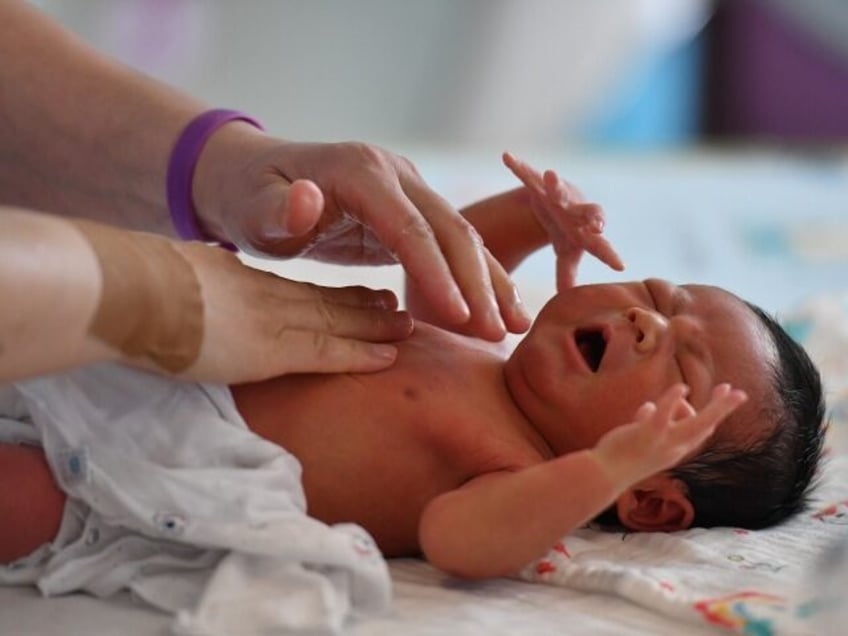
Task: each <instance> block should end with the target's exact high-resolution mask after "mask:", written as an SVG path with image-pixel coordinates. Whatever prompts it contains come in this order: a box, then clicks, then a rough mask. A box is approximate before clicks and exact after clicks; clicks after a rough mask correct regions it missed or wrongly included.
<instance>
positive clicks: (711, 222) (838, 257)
mask: <svg viewBox="0 0 848 636" xmlns="http://www.w3.org/2000/svg"><path fill="white" fill-rule="evenodd" d="M406 154H407V156H409V157H410V158H411V159H413V160H414V161H415V162H416V163H417V164H418V166H419V169H420V170H421V172H422V174H423V175H424V177H425V179H427V181H428V182H429V183H430V184H431V185H432V186H434V187H435V188H436V189H437V190H439V191H440V192H442V193H443V194H444V195H445V196H446V197H447V198H448V199H449V200H450V201H451V202H453V203H455V204H457V205H461V204H464V203H467V202H470V201H472V200H474V199H477V198H479V197H482V196H487V195H489V194H492V193H495V192H498V191H500V190H503V189H506V188H510V187H513V185H514V184H513V181H512V179H511V177H510V175H509V174H508V173H507V172H506V170H505V169H503V168H502V167H500V165H499V157H498V153H497V152H492V153H486V152H474V153H456V152H452V153H445V152H443V151H435V150H432V149H420V148H418V149H415V148H413V149H408V150H407V152H406ZM520 154H522V156H523V157H524V158H526V159H527V160H528V161H530V162H532V163H534V164H535V165H538V166H539V167H553V168H555V169H557V170H558V171H559V172H560V174H561V175H562V176H564V177H566V178H568V179H569V180H571V181H573V182H574V183H577V184H578V185H579V186H580V187H581V189H582V190H583V191H584V192H585V193H586V194H587V196H589V197H590V198H592V199H595V200H598V201H599V202H601V203H603V204H604V207H605V210H606V213H607V222H608V225H607V233H608V235H609V237H610V239H611V240H612V242H613V243H614V244H615V245H616V246H617V247H618V248H619V249H620V251H621V253H622V256H623V257H624V259H625V261H626V263H627V265H628V271H627V277H632V278H642V277H647V276H661V277H665V278H670V279H672V280H675V281H678V282H682V281H687V280H697V281H699V282H708V283H713V284H718V285H721V286H724V287H727V288H728V289H730V290H732V291H735V292H737V293H739V294H740V295H742V296H743V297H745V298H747V299H749V300H752V301H754V302H756V303H758V304H760V305H762V306H763V307H764V308H765V309H767V310H769V311H773V312H776V313H778V315H779V316H780V317H781V318H783V319H784V320H785V321H787V322H788V323H789V324H790V327H791V329H792V330H793V333H794V334H795V335H796V336H797V337H799V338H800V339H802V340H803V341H804V342H805V343H806V344H807V346H808V347H809V348H810V349H811V351H812V352H813V354H814V356H815V357H816V359H817V361H818V362H819V363H820V365H821V366H822V368H823V371H824V375H825V381H826V384H827V388H828V392H829V397H830V401H831V416H832V427H831V432H830V436H829V446H830V448H831V456H832V457H833V458H834V461H833V462H832V463H831V464H830V466H829V468H828V471H829V472H828V478H829V480H830V484H831V486H829V487H828V488H829V489H828V490H826V491H824V492H823V493H822V496H821V498H820V499H818V500H817V501H816V504H815V506H814V509H813V510H812V511H811V513H810V514H809V515H807V517H806V519H805V522H806V523H807V524H808V525H815V524H819V525H818V526H817V527H816V531H817V532H818V535H817V536H818V537H819V538H818V539H817V540H816V541H820V543H817V544H816V546H815V549H812V548H811V549H810V550H801V551H796V554H795V556H792V557H785V558H784V561H785V563H783V565H784V566H785V567H781V568H779V569H778V570H777V571H774V568H772V571H768V568H767V567H766V566H763V565H760V566H758V565H757V563H765V562H764V561H762V560H759V561H757V560H755V559H753V558H752V557H754V556H756V555H757V554H759V553H760V552H761V551H762V550H765V549H767V548H766V546H765V544H761V545H758V546H756V547H755V548H754V549H752V550H751V551H750V552H749V553H743V552H740V553H738V554H737V556H738V557H741V558H738V559H737V560H736V561H734V560H732V559H729V558H728V556H729V555H728V554H724V555H723V556H722V557H720V559H723V561H722V563H721V564H720V565H721V568H723V569H721V568H720V569H719V571H720V572H723V573H724V575H723V576H725V578H727V579H728V580H729V581H730V582H731V585H730V588H732V589H734V590H736V592H738V594H740V595H741V596H735V597H734V596H733V594H731V595H730V596H728V597H727V598H724V597H722V596H721V595H720V594H719V595H716V596H714V598H715V599H716V600H717V602H716V604H714V605H713V606H712V608H711V609H712V617H713V618H712V619H711V620H707V618H706V617H707V613H705V612H700V613H699V612H698V611H696V612H694V614H692V613H690V614H687V615H686V616H680V615H674V612H671V613H669V611H667V610H666V609H664V607H662V606H657V604H656V603H653V604H652V603H651V602H650V599H648V601H646V600H645V598H643V597H642V596H640V595H639V594H638V593H637V594H633V593H627V592H626V590H623V588H622V589H604V588H603V587H602V588H601V589H604V591H603V592H601V591H597V590H596V589H595V588H593V587H592V586H591V585H588V584H584V581H583V580H576V579H575V580H572V581H570V582H569V581H562V582H558V581H556V580H548V581H547V583H550V584H534V583H528V582H526V581H523V580H513V579H498V580H495V581H487V582H477V583H469V582H461V581H457V580H455V579H452V578H450V577H448V576H446V575H443V574H441V573H439V572H437V571H435V570H434V569H433V568H431V567H429V566H428V565H427V564H425V563H422V562H419V561H416V560H397V561H394V562H392V563H391V564H390V568H391V572H392V578H393V580H394V594H395V601H394V603H393V607H392V610H391V611H390V612H389V613H388V614H387V615H385V616H382V617H379V618H375V619H370V620H368V621H366V622H363V623H361V624H358V625H357V626H356V627H355V629H353V630H352V633H355V634H361V635H362V636H371V635H382V634H398V633H404V634H410V635H413V636H415V635H424V634H445V633H450V634H456V635H458V636H463V635H471V634H519V633H520V634H527V633H533V634H561V633H580V634H601V635H603V634H610V635H612V634H615V635H622V634H658V635H664V634H679V633H684V632H685V633H687V634H693V635H694V636H698V635H700V634H714V633H721V632H722V631H725V632H727V631H730V632H736V633H747V632H745V630H749V631H750V629H754V628H758V629H760V631H759V632H756V633H763V634H770V633H773V634H801V633H826V632H824V631H822V630H820V629H819V627H818V626H819V624H818V623H816V622H815V620H814V619H815V617H813V620H810V621H806V622H805V620H804V617H803V616H800V617H799V613H803V611H802V610H803V609H804V608H803V607H802V603H803V599H802V596H803V594H800V595H797V596H792V590H791V589H789V588H788V587H787V585H789V583H790V582H791V583H794V584H796V585H798V586H799V589H800V590H801V592H803V591H804V590H805V589H810V588H811V586H814V584H815V583H816V581H818V580H819V579H820V577H819V576H818V574H819V572H820V570H821V569H822V562H821V561H820V560H819V559H820V558H821V557H819V556H818V555H820V554H821V552H822V550H821V546H823V545H825V544H826V543H828V542H829V540H831V539H833V540H836V539H837V538H838V537H839V536H841V535H842V534H844V532H843V531H844V529H845V528H844V527H840V525H841V524H842V523H844V522H843V519H846V518H848V507H846V505H845V502H846V501H848V463H846V462H848V459H842V458H848V368H846V367H847V366H848V296H846V294H845V291H846V289H848V275H846V274H848V162H846V161H845V160H844V159H842V158H839V157H838V156H826V155H822V156H817V157H812V158H811V157H802V158H799V157H795V156H775V155H774V154H760V153H745V154H744V155H741V154H739V153H731V154H725V153H695V154H685V155H670V156H652V157H642V156H621V155H616V156H604V155H586V154H583V155H567V154H563V153H550V152H537V153H520ZM247 260H248V261H249V262H251V263H252V264H255V265H257V266H260V267H262V268H265V269H271V270H273V271H276V272H278V273H281V274H284V275H288V276H290V277H292V278H301V279H308V280H314V281H316V282H324V283H326V284H333V285H342V284H368V285H370V286H374V287H388V288H393V289H400V288H401V285H402V272H400V270H399V269H398V268H397V267H384V268H376V269H371V268H345V269H340V268H336V267H330V266H323V265H316V264H313V263H308V262H301V261H293V262H290V263H286V264H282V265H281V264H278V263H269V262H266V261H256V260H253V259H247ZM553 272H554V270H553V258H552V255H551V254H550V252H548V251H544V252H542V253H540V254H538V255H536V256H534V257H533V258H531V259H529V260H528V262H526V263H525V264H524V265H523V266H522V267H521V268H520V269H519V270H518V272H517V273H516V278H517V280H518V282H519V285H520V286H521V288H522V290H523V292H524V296H525V300H526V301H527V304H528V305H529V307H530V308H531V310H538V309H539V308H540V307H541V305H542V304H543V302H544V301H545V300H546V299H547V298H548V297H549V296H550V294H551V293H552V291H553V281H554V273H553ZM582 273H583V280H585V281H606V280H621V279H622V277H621V276H619V275H617V274H614V273H611V272H607V271H605V270H604V269H603V268H602V267H601V266H599V265H598V264H596V263H592V262H587V263H586V266H585V267H584V269H583V272H582ZM815 514H818V517H815V516H814V515H815ZM824 526H827V527H826V528H824V530H822V527H824ZM756 538H757V535H756V533H755V536H754V540H756ZM590 539H591V537H590ZM604 540H608V539H604ZM695 540H697V539H695ZM640 541H644V540H640ZM589 547H591V545H590V546H589ZM637 556H638V555H637ZM661 557H662V549H653V548H651V546H650V545H648V547H646V548H645V551H644V552H643V553H642V555H641V556H640V557H638V558H636V559H635V560H634V561H633V562H632V563H630V564H629V566H628V567H629V568H630V569H631V571H632V572H636V573H638V572H642V573H643V574H644V570H646V569H649V568H646V565H648V564H651V565H653V566H656V565H657V563H658V561H660V560H661ZM796 557H797V558H796ZM675 558H677V557H675ZM640 559H642V560H643V561H642V562H640ZM745 559H748V561H749V563H746V561H745ZM713 565H715V564H714V563H713V564H710V563H706V564H705V563H700V564H699V563H696V562H693V565H692V567H693V568H695V569H697V568H709V567H712V566H713ZM746 565H750V566H751V569H750V571H749V572H748V573H749V574H750V572H755V573H756V572H757V571H758V570H757V568H760V572H759V573H760V574H762V575H763V576H762V577H761V579H760V580H761V581H764V582H765V583H764V585H766V586H767V587H768V585H767V584H769V581H773V582H775V584H776V585H777V586H778V587H779V588H780V593H781V594H784V596H783V597H782V598H784V601H785V602H783V604H782V605H781V604H779V603H778V604H772V605H771V606H768V604H767V603H763V604H761V605H759V606H757V605H751V604H750V603H749V604H748V605H746V604H745V602H744V601H745V600H750V599H751V597H750V596H745V593H746V592H749V591H752V590H749V589H747V588H744V589H743V588H738V589H737V588H735V587H733V581H734V580H738V581H739V584H740V585H743V586H744V584H745V582H746V581H748V580H749V579H746V578H745V577H741V578H739V579H734V574H733V572H734V568H735V571H736V572H742V571H743V570H744V566H746ZM846 567H848V566H846ZM543 569H544V568H543ZM540 574H544V572H542V573H540ZM538 578H540V579H542V578H544V577H541V576H540V577H538ZM552 578H553V577H549V579H552ZM557 583H563V584H566V585H569V587H561V586H559V585H558V584H557ZM658 584H659V585H660V586H661V583H658ZM789 587H791V585H789ZM722 589H724V588H722ZM762 589H763V590H765V589H766V588H762ZM769 589H770V588H769ZM775 589H777V588H775ZM587 590H588V591H587ZM787 590H788V591H787ZM754 591H756V590H754ZM761 591H762V590H761ZM766 591H767V590H766ZM766 596H767V594H766ZM790 597H791V598H790ZM787 599H788V600H787ZM798 599H802V600H800V601H799V600H798ZM843 600H844V599H843ZM740 601H743V602H740ZM796 601H797V602H796ZM752 608H753V609H754V610H757V608H759V610H761V611H760V613H759V614H757V613H756V612H755V613H754V614H750V613H748V614H747V619H746V612H748V611H749V610H751V609H752ZM799 608H800V609H799ZM708 609H710V608H708ZM813 609H815V608H813ZM807 610H810V608H809V607H808V608H807ZM693 616H695V619H693V618H692V617H693ZM698 617H701V619H703V620H700V619H699V618H698ZM749 619H750V620H749ZM782 619H783V620H782ZM746 620H747V622H746ZM734 621H735V622H734ZM752 621H753V622H752ZM756 621H759V622H756ZM168 624H169V617H167V616H164V615H161V614H158V613H156V612H154V611H152V610H148V609H146V608H145V607H142V606H139V605H137V604H135V603H134V602H133V601H132V600H131V599H130V598H129V597H127V596H125V595H123V596H119V597H117V598H113V599H110V600H108V601H101V600H97V599H93V598H89V597H84V596H69V597H64V598H56V599H48V600H43V599H40V598H39V597H38V595H37V593H36V592H35V591H34V590H31V589H21V588H0V634H41V635H44V636H54V635H56V636H58V635H59V634H62V635H74V634H86V635H90V634H107V633H122V634H127V635H128V636H136V635H138V636H140V635H142V634H145V635H147V634H166V633H167V629H168ZM768 630H771V631H768Z"/></svg>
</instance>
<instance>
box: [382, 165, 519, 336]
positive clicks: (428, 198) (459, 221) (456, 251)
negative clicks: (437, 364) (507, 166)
mask: <svg viewBox="0 0 848 636" xmlns="http://www.w3.org/2000/svg"><path fill="white" fill-rule="evenodd" d="M404 185H405V189H406V191H407V194H408V196H409V197H410V199H411V200H412V202H413V203H414V204H415V206H416V207H417V209H418V210H420V211H421V214H422V216H423V218H424V219H426V223H427V225H428V227H430V228H431V230H432V233H433V239H434V241H435V242H436V244H437V245H438V246H439V249H440V251H441V253H442V254H443V255H444V258H445V262H446V263H447V264H448V267H449V270H450V273H451V276H452V278H453V280H454V281H455V283H456V285H457V287H458V289H459V292H460V294H461V296H462V298H463V299H464V301H465V303H466V305H467V307H468V310H469V316H470V320H469V321H468V324H469V326H470V327H471V329H472V331H473V333H474V335H476V336H479V337H481V338H485V339H486V340H492V341H499V340H502V339H503V337H504V335H506V331H507V326H506V324H505V322H504V317H505V316H504V315H511V314H514V313H520V312H521V311H523V307H522V306H521V305H520V304H519V303H517V302H516V301H517V296H516V295H515V294H513V293H510V292H507V293H504V290H507V289H510V287H511V286H512V281H511V280H510V278H509V275H508V274H507V273H506V271H505V270H504V269H503V267H502V266H501V265H500V263H498V262H497V261H496V260H495V259H492V258H489V257H488V250H486V248H485V246H484V245H483V241H482V239H481V238H480V236H479V235H478V234H477V231H476V230H475V229H474V227H473V226H472V225H471V224H470V223H468V222H467V221H466V220H465V219H464V218H462V216H460V215H459V214H458V213H456V212H453V211H452V209H451V208H450V207H449V206H448V205H447V203H446V202H445V201H444V200H443V199H442V198H441V197H439V196H438V195H437V194H435V193H434V192H433V191H432V190H430V189H429V188H428V187H427V186H426V185H425V184H424V183H423V182H421V181H411V182H407V183H406V184H404ZM406 247H407V246H404V249H406ZM398 255H399V256H401V254H400V251H398ZM409 257H410V258H414V254H410V255H409ZM407 271H409V269H408V268H407ZM416 282H418V283H419V285H420V284H421V283H420V281H416ZM421 291H422V293H427V292H425V290H424V288H423V287H422V288H421ZM499 292H500V293H499ZM433 293H434V294H436V295H435V296H431V297H430V298H431V302H434V300H433V299H434V298H436V299H437V298H438V295H439V294H440V293H443V292H441V291H440V290H438V289H433ZM501 303H504V304H501ZM525 313H526V312H525ZM528 319H529V317H528Z"/></svg>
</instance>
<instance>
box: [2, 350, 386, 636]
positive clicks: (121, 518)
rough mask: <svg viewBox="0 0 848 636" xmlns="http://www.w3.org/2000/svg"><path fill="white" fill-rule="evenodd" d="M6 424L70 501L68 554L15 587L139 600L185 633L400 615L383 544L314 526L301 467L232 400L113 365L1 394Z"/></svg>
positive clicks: (46, 554)
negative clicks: (127, 594) (391, 610)
mask: <svg viewBox="0 0 848 636" xmlns="http://www.w3.org/2000/svg"><path fill="white" fill-rule="evenodd" d="M0 416H2V417H0V441H6V442H17V443H31V444H34V443H37V444H40V445H41V446H42V447H43V448H44V450H45V453H46V455H47V458H48V462H49V464H50V467H51V470H52V471H53V474H54V475H55V477H56V479H57V481H58V483H59V485H60V486H61V488H62V490H63V491H65V493H67V494H68V496H69V499H68V504H67V505H66V509H65V514H64V518H63V521H62V526H61V529H60V531H59V535H58V536H57V537H56V539H55V541H54V542H53V543H52V544H50V545H48V546H43V547H42V548H41V549H40V550H38V551H36V553H34V554H32V555H30V556H29V557H27V558H25V559H23V560H21V561H19V562H17V563H15V564H12V565H10V566H8V567H0V584H2V583H6V584H21V583H31V584H36V585H37V586H38V587H39V588H40V590H41V591H42V593H44V594H45V595H55V594H62V593H66V592H72V591H80V590H82V591H86V592H89V593H91V594H94V595H97V596H108V595H110V594H113V593H114V592H116V591H118V590H120V589H129V590H131V591H132V592H133V593H134V594H136V595H137V596H138V597H140V598H142V599H144V600H145V601H147V602H148V603H150V604H152V605H154V606H156V607H158V608H161V609H163V610H165V611H168V612H172V613H175V614H176V615H177V618H176V620H175V622H174V629H175V631H177V632H179V633H184V634H210V635H217V634H222V635H223V634H227V635H229V634H235V633H238V634H276V633H281V632H284V633H291V632H308V633H336V632H339V631H341V630H343V629H344V627H345V625H346V624H347V623H348V622H349V619H350V618H352V617H356V616H357V615H363V614H370V613H376V612H379V611H382V610H384V609H385V608H386V607H387V606H388V605H389V603H390V579H389V575H388V570H387V568H386V564H385V561H384V560H383V558H382V556H381V555H380V553H379V551H378V549H377V547H376V545H375V544H374V542H373V541H372V539H371V537H370V536H369V535H368V534H367V533H366V532H365V531H364V530H363V529H362V528H360V527H358V526H354V525H352V524H340V525H337V526H333V527H330V526H327V525H325V524H323V523H321V522H319V521H317V520H315V519H312V518H310V517H308V516H307V515H306V514H305V508H306V503H305V497H304V493H303V488H302V486H301V483H300V464H299V462H298V461H297V460H296V459H295V458H294V457H293V456H292V455H291V454H289V453H288V452H286V451H285V450H284V449H282V448H280V447H279V446H276V445H275V444H272V443H270V442H267V441H265V440H263V439H261V438H259V437H258V436H256V435H254V434H253V433H252V432H250V431H249V430H248V428H247V426H246V425H245V423H244V421H243V420H242V418H241V416H240V415H239V413H238V411H237V410H236V408H235V404H234V402H233V400H232V397H231V395H230V393H229V391H228V390H227V389H226V388H224V387H216V386H208V385H202V384H191V383H181V382H175V381H173V380H167V379H165V378H162V377H159V376H156V375H153V374H148V373H144V372H140V371H135V370H131V369H127V368H123V367H118V366H113V365H99V366H95V367H89V368H87V369H80V370H76V371H73V372H70V373H66V374H61V375H55V376H49V377H44V378H38V379H33V380H29V381H25V382H20V383H17V384H14V385H11V386H8V387H4V388H2V389H0ZM281 417H285V412H284V411H281Z"/></svg>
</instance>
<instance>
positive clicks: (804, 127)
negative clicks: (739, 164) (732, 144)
mask: <svg viewBox="0 0 848 636" xmlns="http://www.w3.org/2000/svg"><path fill="white" fill-rule="evenodd" d="M846 10H848V9H846ZM710 29H711V33H710V44H709V46H710V52H709V58H710V61H709V64H710V71H709V84H708V86H709V88H708V119H707V126H706V132H707V134H708V135H709V136H722V137H743V138H770V139H778V138H780V139H788V140H792V141H834V140H840V141H845V140H848V56H845V55H844V54H843V51H836V50H832V48H831V47H828V46H827V45H826V44H825V43H824V42H821V41H818V40H817V38H816V37H815V36H814V35H813V34H812V33H811V32H809V31H805V29H804V28H803V26H802V25H798V24H795V23H794V22H793V21H792V19H791V18H790V17H789V15H788V14H785V13H784V12H782V11H780V10H779V9H778V8H775V7H773V6H770V5H767V4H766V3H764V2H758V1H756V0H733V1H732V2H721V3H719V7H718V10H717V12H716V15H715V17H714V22H713V24H711V26H710Z"/></svg>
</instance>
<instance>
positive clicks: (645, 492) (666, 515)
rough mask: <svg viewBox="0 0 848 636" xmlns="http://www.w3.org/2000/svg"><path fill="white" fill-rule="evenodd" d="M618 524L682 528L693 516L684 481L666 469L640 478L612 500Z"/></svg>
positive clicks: (655, 528) (640, 528)
mask: <svg viewBox="0 0 848 636" xmlns="http://www.w3.org/2000/svg"><path fill="white" fill-rule="evenodd" d="M615 506H616V511H617V512H618V518H619V520H620V521H621V524H622V525H623V526H624V527H626V528H628V529H629V530H634V531H636V532H674V531H675V530H685V529H686V528H688V527H689V526H691V525H692V521H694V519H695V508H694V506H693V505H692V502H691V501H689V497H688V496H687V495H686V485H685V484H684V483H683V482H682V481H680V480H679V479H674V478H673V477H671V476H670V475H669V474H668V473H659V474H657V475H653V476H652V477H648V478H647V479H643V480H642V481H640V482H639V483H638V484H636V485H635V486H631V487H630V488H628V489H627V490H626V491H624V493H622V494H621V495H620V496H619V498H618V499H617V500H616V502H615Z"/></svg>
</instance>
